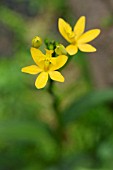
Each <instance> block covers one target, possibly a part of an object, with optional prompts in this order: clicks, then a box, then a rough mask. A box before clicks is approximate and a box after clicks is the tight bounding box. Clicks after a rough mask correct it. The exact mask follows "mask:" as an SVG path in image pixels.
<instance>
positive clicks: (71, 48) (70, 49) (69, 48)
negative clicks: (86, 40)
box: [66, 44, 78, 55]
mask: <svg viewBox="0 0 113 170" xmlns="http://www.w3.org/2000/svg"><path fill="white" fill-rule="evenodd" d="M66 51H67V52H68V53H69V54H70V55H74V54H76V53H77V52H78V47H77V46H76V45H72V44H71V45H68V46H67V47H66Z"/></svg>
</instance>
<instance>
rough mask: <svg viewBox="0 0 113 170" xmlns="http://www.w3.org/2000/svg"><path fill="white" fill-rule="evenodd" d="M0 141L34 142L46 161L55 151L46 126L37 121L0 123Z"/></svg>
mask: <svg viewBox="0 0 113 170" xmlns="http://www.w3.org/2000/svg"><path fill="white" fill-rule="evenodd" d="M0 141H1V142H2V141H3V142H4V141H10V142H17V141H20V142H22V141H28V142H34V143H35V144H36V145H37V146H38V148H39V149H40V150H41V152H42V153H43V154H44V155H45V156H46V157H47V158H48V159H51V158H50V157H51V156H53V155H54V154H55V151H56V143H55V141H54V139H53V138H52V136H51V134H50V132H49V129H48V126H47V127H46V125H45V124H44V123H41V122H38V121H37V122H34V121H33V122H29V121H17V120H15V121H10V120H9V121H0ZM48 155H49V156H48Z"/></svg>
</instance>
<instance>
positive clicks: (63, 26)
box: [58, 18, 72, 42]
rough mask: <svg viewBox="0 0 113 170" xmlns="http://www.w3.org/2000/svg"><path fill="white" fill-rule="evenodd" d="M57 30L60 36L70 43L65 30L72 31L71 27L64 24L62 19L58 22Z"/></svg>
mask: <svg viewBox="0 0 113 170" xmlns="http://www.w3.org/2000/svg"><path fill="white" fill-rule="evenodd" d="M58 28H59V32H60V34H61V35H62V36H63V37H64V38H65V39H66V40H67V41H68V42H71V40H70V38H69V37H68V35H67V33H66V30H72V28H71V26H70V25H69V24H68V23H67V22H65V21H64V20H63V19H62V18H59V20H58Z"/></svg>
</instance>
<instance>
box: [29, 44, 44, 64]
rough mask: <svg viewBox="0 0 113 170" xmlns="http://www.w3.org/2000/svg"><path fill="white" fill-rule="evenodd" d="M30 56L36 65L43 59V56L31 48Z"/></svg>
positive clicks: (37, 50)
mask: <svg viewBox="0 0 113 170" xmlns="http://www.w3.org/2000/svg"><path fill="white" fill-rule="evenodd" d="M31 55H32V58H33V60H34V62H35V63H36V64H37V65H38V64H39V62H40V61H42V60H44V59H45V55H44V54H43V53H42V52H41V51H40V50H39V49H36V48H33V47H31Z"/></svg>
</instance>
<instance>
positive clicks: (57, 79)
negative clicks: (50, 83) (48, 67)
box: [49, 71, 64, 82]
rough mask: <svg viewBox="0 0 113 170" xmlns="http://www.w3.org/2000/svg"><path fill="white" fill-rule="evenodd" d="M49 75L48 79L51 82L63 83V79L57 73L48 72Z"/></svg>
mask: <svg viewBox="0 0 113 170" xmlns="http://www.w3.org/2000/svg"><path fill="white" fill-rule="evenodd" d="M49 75H50V78H51V79H52V80H55V81H59V82H64V77H63V76H62V74H61V73H60V72H58V71H50V72H49Z"/></svg>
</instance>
